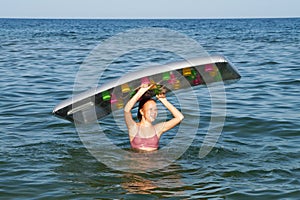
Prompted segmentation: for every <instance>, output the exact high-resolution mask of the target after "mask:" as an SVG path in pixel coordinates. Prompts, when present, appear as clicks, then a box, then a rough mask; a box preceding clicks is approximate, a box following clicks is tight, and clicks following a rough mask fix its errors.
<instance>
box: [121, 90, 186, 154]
mask: <svg viewBox="0 0 300 200" xmlns="http://www.w3.org/2000/svg"><path fill="white" fill-rule="evenodd" d="M152 86H153V85H148V84H142V85H141V87H140V89H139V90H138V92H137V93H136V94H135V95H134V96H133V97H132V98H131V99H130V100H129V101H128V103H127V104H126V105H125V108H124V117H125V122H126V126H127V128H128V132H129V140H130V144H131V147H132V148H133V149H138V150H144V151H154V150H157V149H158V143H159V139H160V137H161V135H162V134H163V133H164V132H166V131H168V130H170V129H171V128H173V127H174V126H176V125H177V124H179V123H180V122H181V121H182V120H183V118H184V116H183V115H182V113H181V112H180V111H179V110H177V109H176V108H175V107H174V106H173V105H172V104H171V103H170V102H169V101H168V100H167V99H166V96H165V93H162V94H159V95H156V97H157V99H158V100H159V101H160V102H161V103H162V104H163V105H164V106H165V107H166V108H167V109H168V110H169V111H170V112H171V113H172V115H173V118H172V119H171V120H169V121H166V122H162V123H158V124H155V125H154V124H152V123H153V122H154V120H155V119H156V117H157V107H156V102H155V100H153V99H152V98H151V97H143V98H142V99H141V100H140V102H139V108H138V113H137V115H138V119H139V122H138V123H136V122H135V121H134V120H133V118H132V114H131V110H132V108H133V106H134V105H135V104H136V102H137V101H138V100H139V99H140V98H141V97H142V96H143V95H144V94H145V93H146V92H147V91H148V90H149V89H150V88H151V87H152Z"/></svg>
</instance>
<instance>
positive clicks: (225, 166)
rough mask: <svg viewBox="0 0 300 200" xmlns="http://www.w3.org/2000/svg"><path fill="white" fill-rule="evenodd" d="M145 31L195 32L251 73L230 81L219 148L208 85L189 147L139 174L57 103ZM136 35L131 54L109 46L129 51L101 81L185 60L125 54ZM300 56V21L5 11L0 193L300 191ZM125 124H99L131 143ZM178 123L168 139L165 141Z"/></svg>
mask: <svg viewBox="0 0 300 200" xmlns="http://www.w3.org/2000/svg"><path fill="white" fill-rule="evenodd" d="M138 30H167V31H171V32H172V33H176V34H179V35H181V36H182V35H184V36H185V37H186V38H188V39H190V40H191V41H194V42H195V41H196V43H197V44H199V45H200V46H201V47H202V48H203V51H205V52H206V53H207V54H209V55H215V54H218V55H223V56H225V57H226V58H228V59H229V60H230V61H231V63H232V64H233V65H234V66H235V68H236V69H237V70H238V72H239V73H240V75H241V79H240V80H238V81H236V82H233V83H230V84H225V85H224V91H225V93H226V95H225V102H226V110H225V115H223V117H224V123H223V125H222V127H221V131H220V133H219V135H218V137H217V138H216V141H215V143H214V144H212V145H211V146H210V147H211V149H210V151H209V152H208V154H207V155H205V156H202V157H201V156H199V151H200V149H201V146H202V144H203V142H204V139H205V137H206V136H207V135H208V134H209V132H208V129H209V124H210V122H211V120H212V119H213V117H212V114H213V112H212V98H211V93H210V92H209V91H208V88H207V87H206V86H201V87H196V88H193V92H194V93H195V94H196V101H195V100H193V101H189V102H188V103H186V104H185V105H184V106H185V113H183V114H185V119H184V121H183V124H188V125H189V126H194V127H196V132H195V134H194V133H192V132H190V128H191V127H188V126H184V125H183V126H181V129H182V130H186V131H185V134H186V135H189V134H194V137H193V140H192V141H189V144H188V145H187V148H186V149H185V151H184V152H183V153H182V155H180V156H179V157H178V158H176V159H174V160H172V162H170V163H169V164H168V165H166V166H164V167H163V168H161V169H157V170H151V171H144V172H140V171H139V172H137V173H135V172H129V171H125V170H121V169H120V170H118V169H115V168H112V167H110V166H109V165H107V163H105V162H102V161H101V160H99V159H97V158H96V157H95V156H94V155H93V154H92V153H91V152H90V151H89V149H88V148H86V146H85V144H84V143H83V142H82V140H81V137H80V134H79V133H78V129H77V128H76V126H75V124H74V123H71V122H69V121H67V120H64V119H61V118H58V117H56V116H54V115H53V114H52V110H53V109H54V107H55V106H56V105H57V104H59V103H60V102H61V101H63V100H65V99H68V98H71V97H72V95H73V92H74V83H75V80H76V78H77V75H78V72H79V71H80V69H81V67H82V66H83V64H84V63H85V60H86V59H87V58H88V57H89V56H90V55H91V54H92V53H91V52H93V50H95V48H97V47H100V48H102V47H103V46H101V45H102V44H105V43H106V42H108V41H110V39H111V38H115V37H117V36H120V35H122V34H124V33H125V34H126V33H128V32H132V31H133V32H134V31H136V32H138ZM136 32H134V33H135V34H136ZM157 34H160V33H157ZM176 34H175V35H176ZM160 35H161V34H160ZM138 36H139V37H136V38H137V39H141V38H143V37H142V36H141V35H138ZM152 36H153V35H152ZM131 39H134V38H131ZM147 39H149V38H147ZM152 39H153V44H154V43H155V40H156V38H155V34H154V37H152ZM159 39H160V40H165V41H171V43H172V41H176V40H175V36H174V38H173V37H160V38H159ZM173 39H174V40H173ZM156 42H157V41H156ZM162 42H163V41H162ZM124 43H126V37H125V38H123V40H120V41H119V43H118V44H117V45H114V50H115V51H118V48H119V49H120V51H119V52H120V53H119V54H109V51H110V50H109V49H108V50H107V51H106V49H105V48H102V49H101V50H102V52H106V53H103V54H98V55H97V59H98V60H99V62H102V61H103V60H105V59H107V55H118V57H114V58H113V61H112V62H111V64H110V66H102V67H106V68H109V69H111V70H112V72H111V73H110V70H106V71H105V72H104V73H103V74H102V75H101V76H100V75H99V77H101V78H100V81H99V85H100V84H102V82H103V83H104V82H107V81H109V80H112V79H113V78H116V77H120V76H122V75H124V74H126V73H128V72H130V71H134V70H136V69H138V68H139V66H142V65H144V64H149V63H162V64H164V63H168V62H170V61H176V60H180V59H178V57H180V56H174V55H175V54H176V52H171V54H170V52H168V51H167V50H161V49H160V50H159V49H155V48H153V49H146V50H145V49H144V50H141V51H139V49H134V50H132V51H131V50H130V48H129V49H127V51H124V48H123V46H124ZM139 43H140V44H141V43H143V40H142V39H141V42H139ZM150 43H151V42H150ZM99 45H100V46H99ZM127 45H128V44H127ZM181 45H182V44H181ZM129 46H130V45H129ZM132 48H134V47H132ZM166 49H167V48H166ZM185 56H189V55H188V54H187V55H185ZM190 56H191V57H193V56H195V55H192V54H190ZM299 58H300V18H257V19H4V18H3V19H0V85H1V87H0V199H3V200H4V199H5V200H8V199H21V200H22V199H144V200H146V199H240V200H244V199H251V200H252V199H263V200H267V199H272V200H274V199H285V200H292V199H295V200H296V199H300V145H299V144H300V101H299V98H300V94H299V93H300V59H299ZM113 72H114V73H113ZM87 87H88V86H87ZM177 95H179V96H180V95H181V96H189V94H188V93H187V92H186V91H185V90H181V91H178V94H175V95H169V96H167V98H168V99H170V101H172V102H174V105H175V106H176V107H179V106H180V105H179V104H177V103H176V102H177V101H176V96H177ZM195 108H198V109H195ZM195 117H196V118H197V117H198V119H199V120H198V121H193V120H194V118H195ZM113 120H114V118H113V116H112V115H109V116H107V117H106V119H105V120H104V121H103V122H99V124H101V123H102V124H101V126H102V127H104V129H105V130H107V131H105V133H106V134H107V135H109V136H108V138H109V139H110V140H112V141H114V143H116V144H117V145H118V147H119V148H121V149H123V150H124V151H130V144H129V140H128V135H127V132H126V130H125V131H122V130H121V129H118V128H116V123H113V122H112V121H113ZM189 122H192V123H189ZM121 123H122V122H121ZM177 130H178V129H176V128H174V129H172V130H170V131H169V132H167V133H166V134H165V135H163V136H162V139H161V143H160V148H161V149H163V148H164V146H165V145H168V144H171V143H172V140H173V139H174V137H175V136H176V134H177V132H176V131H177ZM99 134H100V133H99ZM186 142H187V141H186V140H185V139H182V141H181V143H180V142H179V143H178V144H179V145H178V147H180V144H182V145H184V144H185V145H186V144H187V143H186ZM99 145H101V143H99ZM103 153H105V152H103ZM170 153H171V152H170ZM153 164H154V165H155V163H153Z"/></svg>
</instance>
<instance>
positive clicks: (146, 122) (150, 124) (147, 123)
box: [140, 119, 153, 127]
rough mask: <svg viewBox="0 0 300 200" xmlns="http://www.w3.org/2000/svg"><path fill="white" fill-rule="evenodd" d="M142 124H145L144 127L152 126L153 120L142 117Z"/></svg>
mask: <svg viewBox="0 0 300 200" xmlns="http://www.w3.org/2000/svg"><path fill="white" fill-rule="evenodd" d="M140 126H144V127H151V126H153V125H152V123H151V122H148V121H146V120H145V119H142V120H141V122H140Z"/></svg>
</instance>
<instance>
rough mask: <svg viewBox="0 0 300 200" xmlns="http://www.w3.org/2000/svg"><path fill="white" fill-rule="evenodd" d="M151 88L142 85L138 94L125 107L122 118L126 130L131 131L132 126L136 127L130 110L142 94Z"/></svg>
mask: <svg viewBox="0 0 300 200" xmlns="http://www.w3.org/2000/svg"><path fill="white" fill-rule="evenodd" d="M151 86H152V85H150V86H149V85H148V84H142V85H141V88H140V89H139V90H138V92H137V93H136V94H135V95H134V96H133V97H132V98H131V99H130V100H129V101H128V102H127V104H126V105H125V107H124V117H125V122H126V125H127V128H128V129H131V128H132V127H133V126H134V125H136V122H135V121H134V120H133V119H132V114H131V110H132V108H133V106H134V105H135V104H136V102H137V101H138V100H139V99H140V98H141V97H142V96H143V94H145V92H147V91H148V90H149V88H150V87H151Z"/></svg>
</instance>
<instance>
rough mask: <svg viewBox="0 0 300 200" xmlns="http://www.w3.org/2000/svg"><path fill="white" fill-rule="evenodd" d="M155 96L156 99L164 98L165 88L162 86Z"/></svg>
mask: <svg viewBox="0 0 300 200" xmlns="http://www.w3.org/2000/svg"><path fill="white" fill-rule="evenodd" d="M156 98H158V99H162V98H166V89H164V88H162V89H161V92H160V93H159V94H158V95H156Z"/></svg>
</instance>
